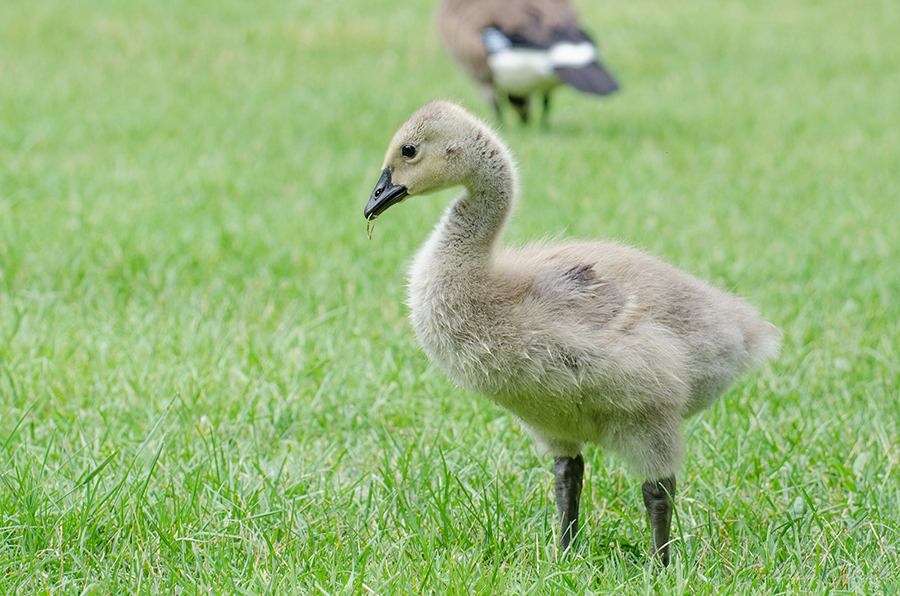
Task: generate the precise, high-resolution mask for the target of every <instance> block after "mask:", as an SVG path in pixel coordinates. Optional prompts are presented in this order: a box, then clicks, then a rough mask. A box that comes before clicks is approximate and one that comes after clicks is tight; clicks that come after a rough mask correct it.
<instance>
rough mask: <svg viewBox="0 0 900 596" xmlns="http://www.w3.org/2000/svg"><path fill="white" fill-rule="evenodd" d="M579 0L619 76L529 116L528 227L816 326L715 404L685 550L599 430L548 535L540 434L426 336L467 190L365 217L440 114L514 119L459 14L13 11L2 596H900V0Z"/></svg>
mask: <svg viewBox="0 0 900 596" xmlns="http://www.w3.org/2000/svg"><path fill="white" fill-rule="evenodd" d="M577 4H578V5H579V8H580V10H581V13H582V16H583V22H584V23H585V24H586V26H587V28H588V29H589V30H591V31H592V32H593V33H594V34H595V35H596V36H597V37H598V38H599V39H600V41H601V46H602V51H603V55H604V59H605V61H606V63H607V65H608V66H609V67H610V69H611V70H612V71H613V72H614V73H615V74H616V75H617V77H618V78H619V79H620V81H621V83H622V87H623V90H622V92H621V93H620V94H618V95H617V96H616V97H613V98H610V99H609V100H601V101H598V100H595V99H592V98H589V97H584V96H580V95H578V94H577V93H575V92H573V91H569V90H561V91H560V92H559V93H557V95H556V96H555V99H554V106H553V113H552V115H551V126H550V127H549V129H548V130H541V129H539V128H537V127H529V128H521V127H518V126H514V125H507V126H506V127H504V128H503V131H502V132H503V135H504V136H505V137H506V138H507V140H508V141H509V144H510V146H511V148H512V149H513V151H514V153H515V155H516V157H517V160H518V162H519V164H520V170H521V177H522V185H523V188H524V195H523V198H522V201H521V204H520V206H519V209H518V211H517V214H516V216H515V218H514V220H513V222H512V224H511V226H510V228H509V233H508V239H509V241H510V242H512V243H517V244H521V243H524V242H526V241H528V240H529V239H532V238H536V237H544V236H547V235H550V236H555V235H557V234H564V235H567V236H573V237H583V238H611V239H620V240H622V241H625V242H628V243H631V244H634V245H636V246H639V247H642V248H644V249H646V250H648V251H650V252H651V253H653V254H655V255H658V256H660V257H663V258H665V259H666V260H668V261H670V262H672V263H674V264H676V265H678V266H679V267H681V268H683V269H686V270H687V271H690V272H692V273H694V274H696V275H699V276H701V277H704V278H706V279H709V280H710V281H712V282H713V283H715V284H716V285H718V286H720V287H723V288H726V289H729V290H733V291H735V292H737V293H738V294H741V295H743V296H745V297H747V298H748V299H749V300H750V301H751V302H752V303H754V304H755V305H756V306H757V307H758V308H759V310H760V311H761V312H762V313H763V315H764V316H765V317H766V318H767V319H768V320H771V321H772V322H774V323H775V324H777V325H778V326H780V327H781V328H782V329H783V330H784V332H785V342H784V348H783V352H782V355H781V357H780V359H778V360H777V361H776V362H774V363H772V365H771V366H769V367H767V368H766V369H764V370H763V371H762V372H761V373H758V374H754V375H751V376H748V377H747V378H745V379H742V380H741V381H740V382H739V383H737V384H736V385H735V386H734V387H733V388H732V390H731V391H729V393H728V394H726V396H725V397H724V399H722V400H721V401H720V402H719V403H718V404H717V405H715V406H714V407H713V408H711V409H710V410H709V411H707V412H705V413H703V414H702V415H700V416H699V417H697V418H696V419H694V420H692V421H690V422H689V423H688V424H687V425H686V434H687V437H688V444H689V456H688V459H687V462H686V464H685V466H684V468H683V470H682V471H681V473H680V474H679V492H680V494H679V499H678V503H677V520H676V536H677V544H676V547H675V555H674V557H675V558H674V561H673V565H672V566H671V568H670V569H669V570H668V571H666V572H664V573H660V574H659V575H657V576H654V575H653V574H651V573H649V572H648V571H646V569H645V562H646V561H647V551H648V548H649V545H648V532H647V529H646V523H645V519H644V511H643V506H642V503H641V497H640V489H639V483H640V482H641V480H642V479H639V478H636V477H634V476H633V475H632V474H631V473H630V472H628V471H627V470H626V469H624V467H623V466H622V463H621V461H619V460H618V459H616V458H615V457H612V456H609V455H608V454H604V453H602V452H601V451H599V450H597V449H590V450H588V451H587V453H586V461H587V464H588V471H587V474H586V484H585V489H584V495H583V509H582V510H583V515H584V516H585V517H584V524H583V535H582V543H581V549H580V551H579V553H578V556H576V557H574V558H573V559H572V560H568V561H565V562H556V560H555V550H554V546H553V545H554V542H555V537H554V535H555V530H556V520H555V506H554V505H553V502H552V474H551V471H550V461H549V459H548V458H547V457H545V456H543V455H541V454H539V453H536V452H535V450H534V449H533V448H532V446H531V442H530V439H529V438H528V437H527V435H525V434H524V433H523V432H521V431H520V430H519V429H518V428H517V426H516V424H515V423H514V422H513V421H512V420H511V419H510V418H509V416H507V415H506V414H504V413H503V412H502V411H500V410H499V409H498V408H496V407H494V406H492V405H490V404H489V403H488V402H486V401H485V400H483V399H481V398H480V397H478V396H475V395H471V394H467V393H465V392H463V391H461V390H459V389H457V388H455V387H453V386H452V384H450V383H449V382H448V381H447V380H446V379H445V378H444V377H443V376H442V374H441V373H440V372H439V371H437V370H436V369H435V368H434V367H432V366H431V365H429V364H428V362H427V361H426V359H425V357H424V356H423V354H422V353H421V352H420V350H419V349H418V347H417V345H416V343H415V338H414V336H413V333H412V331H411V329H410V328H409V326H408V324H407V322H406V309H405V307H404V306H403V304H402V301H403V298H404V283H405V281H404V278H405V270H406V267H407V264H408V262H409V258H410V256H411V254H412V253H413V251H414V250H415V248H416V247H417V246H418V245H419V244H420V243H421V242H423V241H424V239H425V238H426V236H427V234H428V232H429V231H430V229H431V227H432V226H433V224H434V223H435V222H436V220H437V218H438V217H439V214H440V212H441V211H442V209H443V208H444V206H445V204H446V202H447V201H448V200H449V199H450V197H451V196H452V195H451V194H450V193H442V194H440V195H438V196H435V197H430V198H426V199H419V200H415V201H410V202H408V203H406V204H404V205H403V206H401V207H396V208H394V209H392V210H391V211H390V212H388V213H387V214H386V215H385V216H384V217H383V218H381V219H379V222H378V226H377V229H376V230H375V232H374V237H373V239H372V240H367V239H366V234H365V227H366V226H365V222H364V220H363V216H362V209H363V205H364V204H365V201H366V199H367V198H368V195H369V193H370V192H371V190H372V187H373V185H374V183H375V181H376V180H377V178H378V175H379V170H380V167H381V160H382V156H383V151H384V149H385V146H386V144H387V142H388V140H389V139H390V137H391V135H392V134H393V132H394V130H395V128H396V127H397V126H398V125H399V124H400V123H401V122H402V121H403V120H404V119H405V118H406V116H407V115H408V114H409V113H411V112H412V111H413V110H414V109H416V108H417V107H419V106H420V105H421V104H423V103H425V102H426V101H429V100H431V99H434V98H440V97H449V98H452V99H456V100H459V101H461V102H463V103H464V104H465V105H467V106H468V107H470V108H472V109H474V110H475V111H477V112H478V113H480V114H481V115H483V116H484V117H486V118H491V117H492V114H491V112H490V110H489V109H488V106H486V105H485V104H483V103H482V102H481V101H480V100H479V98H478V95H477V93H476V91H475V89H474V86H473V85H472V84H471V83H470V82H469V81H468V80H466V79H465V78H464V77H463V76H462V75H461V74H460V72H459V71H458V70H457V69H456V68H455V66H454V65H453V64H452V63H451V61H450V60H449V59H448V57H447V56H446V54H445V53H444V51H443V50H442V48H441V47H440V46H439V44H438V42H437V41H436V36H435V34H434V33H433V31H434V29H433V20H432V19H433V16H432V15H433V12H434V3H432V2H404V3H397V2H388V1H386V0H367V1H362V0H346V1H342V2H312V1H311V0H300V1H299V2H298V1H296V0H294V1H293V2H292V1H283V2H282V1H274V0H272V1H260V2H253V3H249V2H235V1H233V0H217V1H215V2H212V1H209V0H196V1H192V2H186V1H179V0H162V1H160V2H154V3H126V2H118V1H114V0H84V1H82V2H65V1H62V0H59V1H52V0H7V1H5V2H3V3H0V593H6V594H14V593H15V594H78V595H89V594H110V593H118V594H208V593H222V594H225V593H235V594H237V593H241V594H394V593H409V594H429V593H431V594H501V593H509V594H562V593H571V594H611V593H615V594H650V593H662V594H723V593H731V594H793V593H810V594H829V595H836V594H884V595H892V594H898V593H900V571H898V569H900V528H898V526H900V389H898V387H900V353H898V352H900V348H898V343H900V340H898V337H900V173H898V172H900V166H898V164H900V102H898V98H900V57H898V53H897V47H898V46H897V40H898V39H900V4H898V3H897V2H895V1H893V0H882V1H878V0H875V1H872V2H865V3H862V2H855V3H848V2H842V1H838V0H824V1H818V0H817V1H813V0H797V1H794V2H790V3H785V2H775V1H767V0H750V1H746V2H737V1H734V0H722V1H718V2H713V1H711V0H692V1H690V2H686V3H671V2H662V1H660V0H635V1H631V2H620V3H612V2H599V3H591V2H585V1H581V2H578V3H577ZM510 124H512V120H511V119H510Z"/></svg>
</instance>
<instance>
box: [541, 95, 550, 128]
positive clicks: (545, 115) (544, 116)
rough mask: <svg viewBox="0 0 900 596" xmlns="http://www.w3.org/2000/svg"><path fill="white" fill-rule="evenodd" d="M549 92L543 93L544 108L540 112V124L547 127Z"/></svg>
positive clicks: (548, 121)
mask: <svg viewBox="0 0 900 596" xmlns="http://www.w3.org/2000/svg"><path fill="white" fill-rule="evenodd" d="M549 118H550V94H549V93H544V110H543V111H542V112H541V126H542V127H544V128H547V124H549V123H550V119H549Z"/></svg>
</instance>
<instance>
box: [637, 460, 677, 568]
mask: <svg viewBox="0 0 900 596" xmlns="http://www.w3.org/2000/svg"><path fill="white" fill-rule="evenodd" d="M641 491H642V492H643V493H644V506H645V507H646V508H647V517H648V518H649V519H650V539H651V544H652V546H653V553H654V556H655V557H657V559H658V560H659V562H660V563H662V564H663V566H664V567H665V566H667V565H668V564H669V532H670V529H671V527H672V512H673V511H674V510H675V503H674V499H675V477H674V476H669V477H668V478H663V479H662V480H648V481H647V482H645V483H644V484H643V486H641Z"/></svg>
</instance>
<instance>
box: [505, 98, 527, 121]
mask: <svg viewBox="0 0 900 596" xmlns="http://www.w3.org/2000/svg"><path fill="white" fill-rule="evenodd" d="M509 103H511V104H512V107H514V108H515V109H516V113H518V114H519V119H520V120H521V121H522V124H528V108H529V99H528V97H527V96H526V97H516V96H513V95H510V96H509Z"/></svg>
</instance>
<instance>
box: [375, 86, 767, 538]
mask: <svg viewBox="0 0 900 596" xmlns="http://www.w3.org/2000/svg"><path fill="white" fill-rule="evenodd" d="M410 148H412V149H410ZM404 152H405V153H410V152H414V155H413V157H406V156H405V155H404ZM384 172H385V174H384V175H383V178H384V176H386V177H387V181H388V186H387V187H385V188H392V189H402V193H401V194H402V195H404V196H405V195H409V196H413V195H417V194H425V193H428V192H432V191H435V190H440V189H442V188H447V187H450V186H456V185H462V186H464V187H465V190H464V191H463V192H462V194H461V195H459V196H458V197H457V198H456V199H455V200H454V201H453V203H452V204H451V205H450V207H449V208H448V210H447V211H446V213H445V214H444V216H443V218H442V219H441V221H440V223H439V224H438V225H437V227H436V228H435V230H434V232H433V233H432V235H431V237H430V238H429V240H428V241H427V242H426V243H425V245H424V246H423V247H422V249H421V250H420V251H419V253H418V255H417V256H416V258H415V261H414V263H413V266H412V269H411V272H410V290H409V291H410V293H409V306H410V311H411V314H410V317H411V319H412V324H413V327H414V329H415V331H416V335H417V336H418V339H419V341H420V342H421V344H422V346H423V348H424V350H425V352H426V354H428V356H429V358H430V359H431V360H432V361H433V362H434V363H435V364H437V365H438V366H439V367H440V368H441V369H442V370H443V371H444V372H445V373H446V374H447V375H448V376H449V377H450V378H451V379H452V380H454V381H455V382H456V383H458V384H460V385H462V386H463V387H466V388H468V389H470V390H472V391H476V392H478V393H481V394H482V395H484V396H486V397H487V398H489V399H491V400H492V401H494V402H496V403H497V404H499V405H501V406H502V407H504V408H506V409H507V410H509V411H510V412H512V413H513V414H514V415H515V416H516V417H518V418H519V419H520V420H521V421H522V423H523V424H524V425H525V427H526V428H528V430H529V431H530V432H531V434H532V435H533V436H534V438H535V439H536V440H537V441H538V442H539V443H541V444H542V445H544V446H545V447H546V448H547V449H548V450H549V451H550V452H551V453H552V454H553V455H554V456H556V457H557V458H575V457H579V453H580V450H581V447H582V444H583V443H586V442H589V443H596V444H599V445H601V446H603V447H605V448H608V449H610V450H612V451H615V452H617V453H619V454H620V455H622V456H623V457H624V459H625V461H626V462H627V463H628V464H629V466H630V467H631V468H632V469H634V471H635V472H636V473H638V474H640V475H641V476H643V477H644V478H646V479H648V480H649V481H653V482H656V481H662V480H663V479H668V478H670V477H672V478H673V476H674V473H675V470H676V469H677V467H678V466H679V465H680V463H681V460H682V456H683V447H682V438H681V422H682V420H683V419H684V418H686V417H688V416H691V415H692V414H695V413H697V412H699V411H700V410H702V409H704V408H706V407H707V406H709V405H710V404H711V403H712V402H713V401H714V400H715V399H716V398H717V397H718V396H719V395H721V394H722V393H723V392H724V391H725V389H726V388H727V387H728V385H729V384H730V383H731V382H732V381H733V380H734V379H735V378H736V377H737V376H738V375H739V374H740V373H742V372H745V371H747V370H750V369H753V368H755V367H758V366H759V365H761V364H762V363H763V362H764V361H765V360H767V359H769V358H772V357H774V356H775V355H776V354H777V352H778V346H779V340H780V332H779V331H778V330H777V329H776V328H775V327H774V326H773V325H771V324H769V323H766V322H765V321H763V320H761V319H760V318H759V317H758V315H757V314H756V312H755V310H754V309H753V308H752V307H751V306H749V305H748V304H747V303H746V302H745V301H744V300H742V299H740V298H737V297H735V296H733V295H731V294H727V293H725V292H722V291H720V290H718V289H716V288H713V287H712V286H710V285H709V284H707V283H706V282H703V281H701V280H699V279H697V278H695V277H692V276H690V275H688V274H686V273H684V272H682V271H679V270H678V269H675V268H674V267H672V266H670V265H667V264H665V263H663V262H661V261H659V260H657V259H655V258H653V257H650V256H648V255H646V254H643V253H641V252H639V251H637V250H634V249H632V248H628V247H624V246H621V245H617V244H610V243H598V242H587V243H566V244H539V245H533V246H530V247H526V248H524V249H521V250H510V249H505V248H502V247H501V243H500V240H501V234H502V230H503V226H504V224H505V222H506V220H507V217H508V215H509V213H510V211H511V209H512V206H513V202H514V199H515V194H516V172H515V167H514V164H513V162H512V159H511V157H510V155H509V152H508V151H507V149H506V147H505V146H504V145H503V144H502V142H501V141H500V140H499V139H498V138H497V137H496V136H495V134H494V133H493V132H492V131H491V130H490V129H489V128H488V127H486V126H485V125H484V124H483V123H481V122H479V121H478V120H477V119H475V118H474V117H473V116H471V115H470V114H468V113H467V112H465V111H464V110H462V109H461V108H460V107H458V106H456V105H454V104H449V103H444V102H435V103H432V104H428V105H427V106H425V107H423V108H421V109H420V110H419V111H417V112H416V113H415V114H413V115H412V116H411V117H410V119H409V120H408V121H407V122H406V123H405V124H404V125H403V126H402V127H401V128H400V129H399V130H398V132H397V133H396V135H395V136H394V139H393V141H392V142H391V145H390V147H389V149H388V152H387V155H386V157H385V164H384ZM395 192H399V191H395ZM392 196H393V197H394V198H392V199H391V200H392V201H393V202H397V201H399V200H402V198H404V196H401V197H400V198H399V199H397V198H396V195H392ZM380 200H381V199H380V198H379V195H378V194H377V192H376V194H373V198H372V199H371V200H370V203H369V205H368V206H367V209H366V215H367V217H372V216H377V215H378V214H380V213H381V212H382V211H383V210H384V209H385V208H386V207H385V206H383V203H380ZM391 204H393V203H391ZM388 206H389V205H388ZM578 482H579V485H578V486H579V487H580V477H579V480H578ZM672 483H673V484H672V490H673V491H674V479H672ZM645 491H646V489H645ZM663 496H664V497H665V494H664V495H663ZM576 505H577V503H576ZM649 507H650V505H648V509H649ZM561 510H562V509H561ZM576 519H577V507H576ZM651 520H652V516H651ZM667 535H668V527H666V534H665V536H667ZM657 546H658V547H661V546H662V545H660V544H657Z"/></svg>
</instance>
